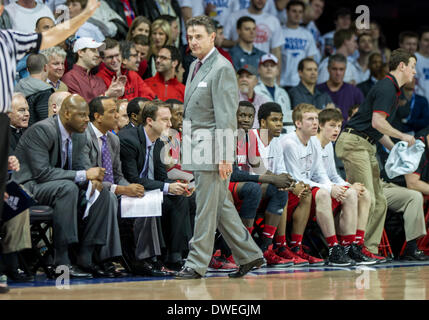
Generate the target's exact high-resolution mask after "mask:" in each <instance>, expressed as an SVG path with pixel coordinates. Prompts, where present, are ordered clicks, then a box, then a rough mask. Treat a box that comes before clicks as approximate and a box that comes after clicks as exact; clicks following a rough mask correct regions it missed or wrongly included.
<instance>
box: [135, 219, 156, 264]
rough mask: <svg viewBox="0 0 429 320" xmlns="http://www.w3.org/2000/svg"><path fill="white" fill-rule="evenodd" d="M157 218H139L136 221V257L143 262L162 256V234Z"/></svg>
mask: <svg viewBox="0 0 429 320" xmlns="http://www.w3.org/2000/svg"><path fill="white" fill-rule="evenodd" d="M158 224H159V221H158V218H157V217H147V218H137V219H135V221H134V241H135V244H136V248H135V255H136V259H137V260H143V259H146V258H151V257H154V256H160V255H161V247H162V246H163V242H162V234H161V232H160V230H159V229H160V228H159V227H158Z"/></svg>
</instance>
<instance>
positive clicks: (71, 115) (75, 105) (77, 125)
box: [59, 94, 89, 133]
mask: <svg viewBox="0 0 429 320" xmlns="http://www.w3.org/2000/svg"><path fill="white" fill-rule="evenodd" d="M59 115H60V119H61V122H62V124H63V125H64V128H66V130H67V131H68V132H69V133H73V132H77V133H83V132H84V131H85V129H86V127H87V126H88V122H89V106H88V103H87V102H86V101H85V99H84V98H82V97H81V96H80V95H78V94H72V95H70V96H68V97H66V98H65V99H64V101H63V103H62V105H61V109H60V112H59Z"/></svg>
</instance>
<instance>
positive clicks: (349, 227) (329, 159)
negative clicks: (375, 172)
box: [317, 109, 377, 265]
mask: <svg viewBox="0 0 429 320" xmlns="http://www.w3.org/2000/svg"><path fill="white" fill-rule="evenodd" d="M342 122H343V115H342V113H341V111H339V110H338V109H325V110H322V111H320V113H319V133H318V134H317V138H318V140H319V142H320V145H319V146H320V151H321V155H322V162H323V165H324V167H325V169H326V173H327V175H328V177H329V180H331V182H332V183H333V184H336V185H338V186H341V187H348V188H351V189H354V190H355V191H356V195H357V201H356V204H357V208H356V213H357V216H356V219H353V220H350V221H344V220H343V221H342V223H341V219H342V217H341V216H340V226H341V227H342V228H343V229H342V234H340V235H339V241H340V244H341V245H342V246H343V247H345V251H346V253H347V254H348V255H349V257H350V258H352V259H353V260H355V261H356V263H357V264H366V265H368V264H375V263H376V262H377V261H376V259H374V258H371V257H369V256H366V255H365V254H364V250H365V249H364V237H365V228H366V224H367V222H368V215H369V208H370V207H371V195H370V194H369V192H368V190H366V188H365V186H364V185H363V184H361V183H354V184H353V185H352V184H350V183H348V182H346V181H344V179H343V178H341V177H340V175H339V174H338V172H337V169H336V167H335V157H334V147H333V143H335V141H336V140H337V138H338V136H339V134H340V131H341V126H342ZM345 192H349V191H348V190H347V191H345Z"/></svg>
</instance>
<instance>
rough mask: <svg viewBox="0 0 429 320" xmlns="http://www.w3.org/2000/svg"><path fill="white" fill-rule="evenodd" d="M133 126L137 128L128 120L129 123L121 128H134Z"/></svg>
mask: <svg viewBox="0 0 429 320" xmlns="http://www.w3.org/2000/svg"><path fill="white" fill-rule="evenodd" d="M132 128H135V127H134V126H133V125H132V124H131V121H130V122H128V124H127V125H126V126H125V127H123V128H122V129H121V130H126V129H132Z"/></svg>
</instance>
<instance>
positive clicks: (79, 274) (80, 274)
mask: <svg viewBox="0 0 429 320" xmlns="http://www.w3.org/2000/svg"><path fill="white" fill-rule="evenodd" d="M66 267H67V268H68V269H69V275H70V278H74V279H92V278H93V276H92V274H91V273H89V272H84V271H82V270H81V269H79V267H77V266H73V265H71V264H69V265H66ZM60 275H62V273H57V272H56V271H55V276H56V277H58V276H60Z"/></svg>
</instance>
